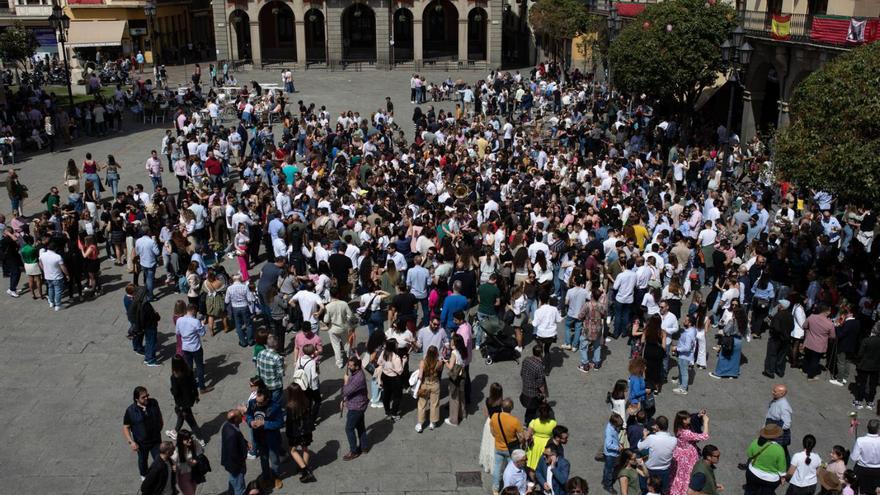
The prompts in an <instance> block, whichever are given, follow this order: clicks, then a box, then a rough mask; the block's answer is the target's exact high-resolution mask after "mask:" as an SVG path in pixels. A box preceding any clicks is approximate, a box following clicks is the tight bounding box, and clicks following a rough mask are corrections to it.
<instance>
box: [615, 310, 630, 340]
mask: <svg viewBox="0 0 880 495" xmlns="http://www.w3.org/2000/svg"><path fill="white" fill-rule="evenodd" d="M630 306H631V304H630V303H622V302H617V301H614V306H613V308H614V338H615V339H619V338H620V336H621V335H623V334H624V332H625V330H626V328H627V327H629V318H630Z"/></svg>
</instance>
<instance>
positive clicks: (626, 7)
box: [614, 2, 645, 17]
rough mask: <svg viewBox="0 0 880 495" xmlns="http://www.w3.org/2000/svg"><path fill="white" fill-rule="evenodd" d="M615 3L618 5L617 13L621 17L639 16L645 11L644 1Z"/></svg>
mask: <svg viewBox="0 0 880 495" xmlns="http://www.w3.org/2000/svg"><path fill="white" fill-rule="evenodd" d="M614 5H615V7H617V13H618V14H620V16H621V17H638V16H639V14H641V13H642V12H644V11H645V4H643V3H630V2H615V4H614Z"/></svg>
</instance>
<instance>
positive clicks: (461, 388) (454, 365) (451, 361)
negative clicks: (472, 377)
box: [432, 333, 468, 426]
mask: <svg viewBox="0 0 880 495" xmlns="http://www.w3.org/2000/svg"><path fill="white" fill-rule="evenodd" d="M450 350H451V351H452V352H451V353H450V355H449V358H448V359H446V360H445V366H446V370H447V371H446V372H447V376H448V378H449V417H448V418H446V419H445V420H443V422H444V423H446V424H447V425H449V426H458V425H459V424H460V423H461V421H462V420H463V419H465V418H466V417H467V408H466V407H465V405H466V402H467V398H466V393H465V380H466V379H467V378H466V373H467V372H466V371H465V366H466V364H465V363H466V361H467V357H468V348H467V346H466V345H465V343H464V338H462V336H461V334H459V333H455V334H453V335H452V342H451V345H450ZM438 393H439V390H438ZM438 414H439V411H438ZM432 415H433V413H432Z"/></svg>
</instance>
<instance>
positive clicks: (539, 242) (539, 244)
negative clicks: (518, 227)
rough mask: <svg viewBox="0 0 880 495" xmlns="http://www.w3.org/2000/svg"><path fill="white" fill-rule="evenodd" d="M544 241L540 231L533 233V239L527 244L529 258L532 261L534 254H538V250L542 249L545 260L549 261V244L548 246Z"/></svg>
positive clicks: (533, 260)
mask: <svg viewBox="0 0 880 495" xmlns="http://www.w3.org/2000/svg"><path fill="white" fill-rule="evenodd" d="M543 241H544V235H543V234H542V233H541V232H538V233H536V234H535V241H534V242H533V243H531V244H529V250H528V253H529V260H530V261H531V262H532V263H534V262H535V256H537V255H538V251H544V256H545V257H546V259H547V261H550V246H548V245H547V244H546V243H545V242H543Z"/></svg>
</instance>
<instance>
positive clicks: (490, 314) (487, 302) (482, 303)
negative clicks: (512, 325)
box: [475, 273, 501, 349]
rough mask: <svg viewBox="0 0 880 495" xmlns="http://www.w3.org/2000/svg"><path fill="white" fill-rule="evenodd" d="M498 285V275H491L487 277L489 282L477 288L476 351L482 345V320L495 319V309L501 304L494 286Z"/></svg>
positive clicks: (498, 293) (499, 296)
mask: <svg viewBox="0 0 880 495" xmlns="http://www.w3.org/2000/svg"><path fill="white" fill-rule="evenodd" d="M497 283H498V275H497V274H495V273H493V274H491V275H489V281H488V282H486V283H485V284H482V285H480V286H479V287H478V288H477V302H478V305H477V321H478V323H479V324H478V325H477V332H476V336H475V339H476V344H477V349H479V348H480V346H481V345H483V320H485V319H486V318H497V317H498V314H497V313H496V312H495V307H496V306H498V305H500V304H501V290H499V289H498V286H497V285H496V284H497Z"/></svg>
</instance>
